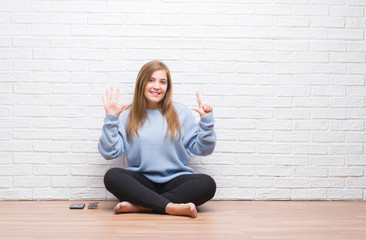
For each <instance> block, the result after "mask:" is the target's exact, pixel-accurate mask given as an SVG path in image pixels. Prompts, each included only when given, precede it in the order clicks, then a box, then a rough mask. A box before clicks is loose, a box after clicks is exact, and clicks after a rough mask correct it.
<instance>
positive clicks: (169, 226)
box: [0, 201, 366, 240]
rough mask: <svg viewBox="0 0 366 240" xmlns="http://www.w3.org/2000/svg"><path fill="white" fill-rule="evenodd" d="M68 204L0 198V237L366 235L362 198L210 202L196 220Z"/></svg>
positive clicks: (286, 238) (282, 238)
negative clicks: (115, 212) (71, 206)
mask: <svg viewBox="0 0 366 240" xmlns="http://www.w3.org/2000/svg"><path fill="white" fill-rule="evenodd" d="M80 202H84V203H85V204H86V206H87V205H88V201H80ZM71 203H75V201H9V202H7V201H4V202H0V239H10V240H15V239H26V240H28V239H29V240H33V239H108V240H110V239H224V240H229V239H270V240H276V239H278V240H290V239H291V240H296V239H311V240H315V239H319V240H322V239H331V240H338V239H342V240H343V239H344V240H351V239H359V240H364V239H366V202H352V201H210V202H208V203H206V204H205V205H203V206H201V207H199V208H198V210H199V213H198V217H197V218H196V219H192V218H189V217H180V216H169V215H164V214H153V213H129V214H118V215H116V214H113V212H112V210H113V208H114V206H115V205H116V203H117V202H116V201H102V202H100V203H99V207H98V209H87V208H86V207H85V208H84V209H83V210H70V209H69V206H70V204H71Z"/></svg>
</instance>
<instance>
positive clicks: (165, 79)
mask: <svg viewBox="0 0 366 240" xmlns="http://www.w3.org/2000/svg"><path fill="white" fill-rule="evenodd" d="M150 78H152V79H156V78H154V77H150ZM160 80H165V81H167V80H166V78H161V79H160Z"/></svg>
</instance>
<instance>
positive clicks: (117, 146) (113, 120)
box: [98, 87, 128, 159]
mask: <svg viewBox="0 0 366 240" xmlns="http://www.w3.org/2000/svg"><path fill="white" fill-rule="evenodd" d="M118 97H119V88H117V90H116V95H114V90H113V87H111V93H109V91H108V89H107V100H105V99H104V97H103V98H102V100H103V104H104V108H105V110H106V117H105V119H104V126H103V129H102V136H101V137H100V138H99V142H98V150H99V152H100V154H101V155H102V156H103V157H104V158H105V159H114V158H117V157H119V156H121V155H122V153H123V152H124V151H125V150H124V144H123V137H122V132H123V131H124V126H123V125H122V124H120V121H119V117H118V116H119V115H120V114H121V112H122V111H123V110H124V109H125V108H126V107H127V106H128V104H124V105H122V106H119V105H118Z"/></svg>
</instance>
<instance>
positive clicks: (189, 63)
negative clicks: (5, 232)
mask: <svg viewBox="0 0 366 240" xmlns="http://www.w3.org/2000/svg"><path fill="white" fill-rule="evenodd" d="M365 7H366V1H365V0H334V1H333V0H321V1H320V0H297V1H292V0H291V1H290V0H255V1H253V0H238V1H227V0H212V1H207V0H201V1H200V0H197V1H196V0H194V1H193V0H187V1H185V0H152V1H122V0H121V1H118V0H90V1H88V0H75V1H74V0H73V1H66V0H64V1H63V0H45V1H40V0H1V1H0V200H13V199H18V200H32V199H33V200H38V199H112V198H113V196H112V195H111V194H109V193H108V192H107V191H106V190H105V189H104V186H103V181H102V180H103V174H104V173H105V172H106V171H107V169H108V168H110V167H112V166H124V161H123V159H122V158H120V159H117V160H113V161H106V160H104V159H103V158H102V157H101V156H100V155H99V154H98V152H97V141H98V138H99V135H100V133H101V127H102V124H103V118H104V109H103V106H102V101H101V96H103V95H104V93H105V89H106V88H107V87H109V86H111V85H114V86H119V87H120V88H121V97H120V102H129V101H131V99H132V94H133V88H134V81H135V78H136V75H137V71H138V70H139V69H140V67H141V66H142V65H143V64H144V63H145V62H147V61H150V60H153V59H160V60H163V61H164V62H166V64H167V65H168V66H169V67H170V69H171V72H172V76H173V81H174V94H175V95H174V98H175V101H177V102H182V103H185V104H187V105H189V106H194V105H195V104H196V99H195V95H194V92H195V90H198V91H199V92H200V93H201V95H202V99H203V100H204V101H205V102H207V103H211V104H212V105H213V106H214V114H215V117H216V130H217V134H218V143H217V148H216V150H215V152H214V154H213V155H211V156H209V157H193V159H192V161H191V163H190V164H191V166H192V167H193V168H194V169H195V170H196V172H204V173H208V174H211V175H212V176H213V177H214V178H215V180H216V181H217V185H218V191H217V194H216V196H215V198H216V199H261V200H263V199H264V200H267V199H279V200H282V199H285V200H289V199H292V200H303V199H305V200H313V199H316V200H337V199H341V200H344V199H352V200H355V199H356V200H362V199H363V200H366V181H365V177H366V173H365V171H366V133H365V127H366V126H365V123H366V122H365V119H366V107H365V97H366V85H365V80H366V79H365V75H366V31H365V29H366V20H365V19H366V10H365Z"/></svg>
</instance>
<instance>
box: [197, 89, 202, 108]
mask: <svg viewBox="0 0 366 240" xmlns="http://www.w3.org/2000/svg"><path fill="white" fill-rule="evenodd" d="M196 97H197V102H198V106H199V107H201V105H202V101H201V98H200V95H199V94H198V92H197V91H196Z"/></svg>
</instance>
